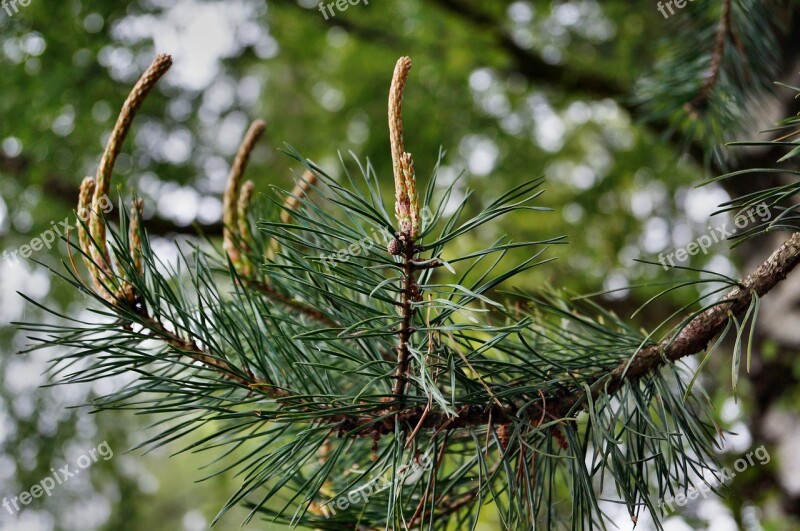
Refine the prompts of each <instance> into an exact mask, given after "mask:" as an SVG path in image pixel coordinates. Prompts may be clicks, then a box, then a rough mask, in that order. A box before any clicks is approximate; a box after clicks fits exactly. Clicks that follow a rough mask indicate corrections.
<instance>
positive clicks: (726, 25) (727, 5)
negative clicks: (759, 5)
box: [689, 0, 731, 111]
mask: <svg viewBox="0 0 800 531" xmlns="http://www.w3.org/2000/svg"><path fill="white" fill-rule="evenodd" d="M730 19H731V0H724V1H723V2H722V13H721V15H720V18H719V25H718V26H717V38H716V40H715V42H714V52H713V54H712V55H711V74H710V75H709V76H708V80H706V84H705V85H704V86H703V88H702V90H701V91H700V93H699V94H698V95H697V96H696V97H695V98H694V99H693V100H692V102H691V103H690V104H689V108H690V109H691V110H692V111H696V110H698V109H701V108H703V107H705V105H706V104H707V103H708V99H709V97H710V96H711V92H712V91H713V90H714V87H715V86H716V85H717V81H719V75H720V71H721V70H722V55H723V53H724V52H725V42H726V40H727V38H728V34H729V33H730Z"/></svg>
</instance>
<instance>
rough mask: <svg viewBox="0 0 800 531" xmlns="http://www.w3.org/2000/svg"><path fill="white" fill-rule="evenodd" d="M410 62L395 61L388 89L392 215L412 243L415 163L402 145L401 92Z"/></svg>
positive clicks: (416, 228)
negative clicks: (393, 213) (393, 204)
mask: <svg viewBox="0 0 800 531" xmlns="http://www.w3.org/2000/svg"><path fill="white" fill-rule="evenodd" d="M410 70H411V59H409V58H408V57H401V58H400V59H398V60H397V65H395V68H394V75H393V76H392V85H391V88H390V89H389V141H390V143H391V147H392V168H393V170H394V188H395V196H396V201H395V215H396V216H397V221H398V222H399V223H400V231H401V232H403V233H405V234H408V235H409V236H410V237H411V239H412V240H413V239H414V238H415V237H416V236H417V234H418V233H419V206H418V205H417V182H416V179H415V178H414V161H413V159H412V158H411V154H410V153H407V152H406V150H405V145H404V141H403V116H402V114H403V90H404V89H405V86H406V79H407V78H408V72H409V71H410Z"/></svg>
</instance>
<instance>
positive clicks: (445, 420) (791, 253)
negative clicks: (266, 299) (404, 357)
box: [335, 233, 800, 434]
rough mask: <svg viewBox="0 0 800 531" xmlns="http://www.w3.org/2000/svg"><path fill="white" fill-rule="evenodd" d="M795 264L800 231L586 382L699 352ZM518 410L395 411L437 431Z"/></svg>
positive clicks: (577, 397) (614, 381)
mask: <svg viewBox="0 0 800 531" xmlns="http://www.w3.org/2000/svg"><path fill="white" fill-rule="evenodd" d="M798 263H800V233H795V234H793V235H792V236H791V237H790V238H789V239H788V240H786V242H784V244H783V245H781V247H780V248H778V249H777V250H776V251H775V252H774V253H772V255H771V256H770V257H769V258H768V259H767V260H766V261H764V262H763V263H762V264H761V265H760V266H759V267H758V268H757V269H756V270H755V271H753V272H752V273H750V274H749V275H748V276H747V277H745V278H744V279H743V280H742V282H741V287H739V288H736V289H734V290H733V291H731V292H730V293H729V294H728V295H727V296H726V297H725V298H724V299H723V302H720V303H719V304H716V305H714V306H712V307H711V308H709V309H707V310H705V311H704V312H702V313H701V314H699V315H697V316H696V317H694V318H692V319H691V320H690V321H689V322H688V324H686V326H684V327H682V328H681V330H680V332H679V333H678V334H677V335H675V336H672V337H667V338H666V339H664V340H662V341H661V342H659V343H658V344H656V345H654V346H651V347H647V348H645V349H642V350H640V351H639V352H637V353H636V354H635V356H633V357H632V359H631V360H626V361H625V362H622V363H621V364H619V365H618V366H617V367H616V368H614V369H612V370H610V371H606V372H603V373H600V374H596V375H595V376H594V377H593V380H594V383H593V384H592V385H591V386H590V387H591V388H592V390H593V395H592V398H596V397H597V396H599V395H600V394H601V393H605V394H607V395H613V394H614V393H615V392H616V391H617V390H618V389H619V388H620V386H621V385H622V384H623V383H624V382H633V381H635V380H637V379H638V378H640V377H642V376H644V375H645V374H647V373H649V372H651V371H654V370H657V369H658V368H659V367H660V366H662V365H664V364H665V363H668V362H675V361H677V360H679V359H681V358H684V357H686V356H691V355H693V354H697V353H699V352H702V351H703V350H705V349H706V348H707V346H708V344H709V343H710V342H711V340H712V339H714V337H716V336H717V335H718V334H719V333H720V332H722V330H723V329H724V328H725V326H726V325H727V323H728V320H729V319H730V318H731V317H737V318H740V317H741V316H742V315H743V314H744V312H745V311H746V309H747V307H748V306H749V304H750V302H751V298H752V295H753V294H754V293H755V294H756V295H758V296H759V297H761V296H764V295H766V294H767V293H769V291H770V290H772V288H774V287H775V286H776V285H777V284H778V283H779V282H781V281H782V280H783V279H785V278H786V276H787V275H788V274H789V273H790V272H791V271H792V270H793V269H794V268H795V267H796V266H797V264H798ZM586 399H587V397H586V394H585V392H584V391H583V388H577V389H573V390H571V391H564V392H563V393H562V394H561V395H559V396H550V397H546V398H541V399H538V400H536V401H534V402H533V403H531V404H529V406H528V407H529V411H530V412H531V413H530V415H531V416H533V417H535V416H538V415H540V414H545V415H546V416H547V417H548V418H551V419H560V418H564V417H565V416H566V415H568V414H574V413H576V407H577V406H579V405H580V406H581V407H585V406H586V405H587V400H586ZM517 411H518V406H514V405H507V406H505V407H499V406H497V405H494V404H492V405H490V406H488V407H486V406H482V405H469V406H462V407H460V408H458V409H457V414H458V416H457V417H456V418H455V419H454V418H452V417H450V416H448V415H446V414H444V413H440V412H426V411H425V410H424V409H423V408H421V407H417V408H414V409H407V410H405V411H403V412H402V413H400V414H398V415H397V420H398V422H400V423H401V424H402V425H404V426H406V428H405V429H408V426H411V427H414V426H417V425H421V426H422V427H423V428H425V429H429V430H434V431H439V430H443V429H451V430H452V429H459V428H464V427H467V426H476V425H485V424H487V423H488V422H489V421H490V420H491V421H492V422H493V423H495V424H498V425H502V424H509V423H511V422H512V420H513V418H514V416H515V415H516V413H517ZM376 419H377V417H367V418H352V417H344V418H336V419H335V420H336V421H337V422H342V425H343V428H342V429H346V430H347V431H348V432H352V433H361V432H362V430H363V429H365V428H367V427H370V429H378V430H380V431H381V432H382V433H384V434H388V433H391V432H392V431H393V430H394V427H392V426H389V425H382V424H377V423H376Z"/></svg>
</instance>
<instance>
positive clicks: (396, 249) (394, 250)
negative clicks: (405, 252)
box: [386, 240, 401, 256]
mask: <svg viewBox="0 0 800 531" xmlns="http://www.w3.org/2000/svg"><path fill="white" fill-rule="evenodd" d="M386 250H387V251H389V254H391V255H394V256H397V255H398V254H400V252H401V249H400V242H399V241H398V240H390V241H389V244H388V245H387V246H386Z"/></svg>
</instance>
